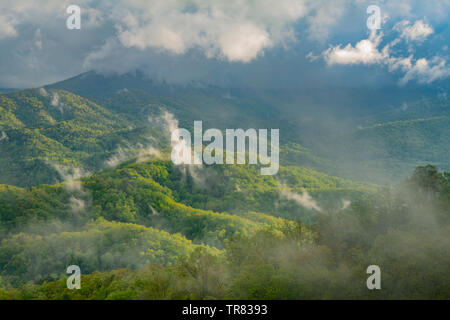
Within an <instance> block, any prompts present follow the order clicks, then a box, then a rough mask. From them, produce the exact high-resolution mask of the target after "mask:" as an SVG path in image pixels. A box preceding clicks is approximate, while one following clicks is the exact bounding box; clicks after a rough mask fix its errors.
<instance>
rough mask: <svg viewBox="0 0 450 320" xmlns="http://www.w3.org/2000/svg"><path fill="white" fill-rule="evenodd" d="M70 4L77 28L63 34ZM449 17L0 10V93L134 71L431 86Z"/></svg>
mask: <svg viewBox="0 0 450 320" xmlns="http://www.w3.org/2000/svg"><path fill="white" fill-rule="evenodd" d="M72 4H73V5H78V6H79V7H80V8H81V29H80V30H69V29H67V27H66V19H67V18H68V16H69V14H67V13H66V9H67V7H68V6H69V5H72ZM369 5H377V6H378V7H379V8H380V13H381V29H379V30H376V31H371V30H369V29H368V27H367V23H366V22H367V19H368V18H369V14H367V12H366V9H367V7H368V6H369ZM449 12H450V1H449V0H441V1H437V0H435V1H405V0H397V1H361V0H360V1H358V0H355V1H350V0H341V1H339V0H338V1H322V0H258V1H256V0H228V1H217V0H211V1H209V0H128V1H125V0H116V1H111V0H109V1H106V0H80V1H73V0H71V1H65V0H63V1H61V0H45V1H31V0H14V1H13V0H2V1H1V3H0V48H1V50H0V87H19V88H24V87H37V86H41V85H44V84H47V83H51V82H54V81H59V80H63V79H65V78H67V77H70V76H74V75H76V74H79V73H82V72H85V71H88V70H97V71H99V72H106V73H108V72H118V73H124V72H129V71H132V70H135V69H141V70H144V71H145V72H146V73H148V74H149V76H151V77H153V78H158V79H165V80H167V81H175V82H184V81H205V82H209V83H214V84H219V85H242V86H255V87H263V88H274V87H275V88H277V87H278V88H286V87H291V88H296V87H298V86H314V87H322V86H333V85H350V86H352V85H368V86H377V85H384V84H391V85H397V86H402V85H405V84H407V83H415V84H419V85H434V84H436V83H439V82H440V81H445V80H446V79H448V78H449V77H450V67H449V64H450V51H449V48H448V46H449V42H450V41H449V40H450V29H449V26H448V21H449Z"/></svg>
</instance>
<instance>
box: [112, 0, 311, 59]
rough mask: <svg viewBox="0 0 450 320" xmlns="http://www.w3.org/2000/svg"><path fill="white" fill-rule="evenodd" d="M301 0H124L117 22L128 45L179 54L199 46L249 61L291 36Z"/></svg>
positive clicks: (209, 53)
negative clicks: (148, 0)
mask: <svg viewBox="0 0 450 320" xmlns="http://www.w3.org/2000/svg"><path fill="white" fill-rule="evenodd" d="M304 2H305V1H298V0H277V1H275V0H260V1H242V0H228V1H202V0H192V1H190V2H186V1H165V0H154V1H152V2H151V4H149V3H148V2H147V1H138V0H136V1H131V2H127V3H126V6H124V7H125V9H124V12H126V13H123V14H122V15H121V17H120V22H118V25H117V28H118V37H119V39H120V41H121V43H122V44H123V45H124V46H126V47H135V48H138V49H140V50H144V49H146V48H155V49H160V50H164V51H167V52H171V53H173V54H183V53H185V52H187V51H188V50H190V49H194V48H197V49H201V50H202V51H203V52H205V54H206V56H207V57H209V58H212V57H215V58H223V59H226V60H228V61H231V62H249V61H251V60H252V59H254V58H256V57H258V56H259V55H262V54H263V53H264V50H265V49H267V48H270V47H272V46H274V45H280V44H281V45H282V44H284V43H285V42H286V41H289V40H292V39H293V34H294V32H293V23H294V22H296V21H297V20H298V19H300V18H301V17H303V16H304V15H305V14H306V10H305V6H304Z"/></svg>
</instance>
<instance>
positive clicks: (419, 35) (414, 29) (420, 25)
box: [394, 20, 434, 42]
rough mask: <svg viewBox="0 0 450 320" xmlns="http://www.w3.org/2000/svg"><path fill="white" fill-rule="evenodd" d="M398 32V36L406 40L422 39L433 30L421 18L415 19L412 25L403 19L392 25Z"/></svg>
mask: <svg viewBox="0 0 450 320" xmlns="http://www.w3.org/2000/svg"><path fill="white" fill-rule="evenodd" d="M394 29H395V30H397V31H399V32H400V37H401V38H403V39H405V40H407V41H419V42H420V41H424V40H425V39H426V38H427V37H428V36H429V35H431V34H433V32H434V30H433V28H432V27H430V26H429V25H428V24H426V23H424V22H423V21H422V20H417V21H416V22H415V23H414V24H413V25H411V22H409V21H408V20H403V21H400V22H399V23H397V24H396V25H395V26H394Z"/></svg>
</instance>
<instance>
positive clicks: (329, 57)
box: [323, 31, 387, 65]
mask: <svg viewBox="0 0 450 320" xmlns="http://www.w3.org/2000/svg"><path fill="white" fill-rule="evenodd" d="M381 38H382V33H380V34H379V35H377V34H376V32H375V31H372V32H371V34H370V37H369V39H364V40H361V41H359V42H358V43H357V44H356V45H355V46H354V47H353V46H352V45H351V44H347V45H346V46H345V47H343V48H342V46H341V45H338V46H336V47H331V48H329V49H328V50H326V51H325V52H323V56H324V59H325V61H326V62H327V63H328V64H329V65H333V64H366V65H367V64H375V63H380V62H382V61H383V59H384V58H386V55H387V50H383V51H381V52H380V51H379V50H378V46H379V44H380V42H381Z"/></svg>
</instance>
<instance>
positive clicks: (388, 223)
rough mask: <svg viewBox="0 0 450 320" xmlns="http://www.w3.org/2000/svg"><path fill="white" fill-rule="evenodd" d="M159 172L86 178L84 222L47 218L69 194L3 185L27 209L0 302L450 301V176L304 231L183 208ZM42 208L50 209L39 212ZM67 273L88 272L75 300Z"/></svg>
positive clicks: (428, 174)
mask: <svg viewBox="0 0 450 320" xmlns="http://www.w3.org/2000/svg"><path fill="white" fill-rule="evenodd" d="M161 165H162V164H158V163H149V164H141V165H138V166H135V165H133V164H130V165H127V166H125V167H123V168H121V169H117V170H115V171H112V172H109V173H107V172H104V173H102V174H99V175H97V176H94V177H93V178H90V179H87V180H84V181H83V184H82V185H83V187H82V190H83V192H84V193H85V194H90V197H91V200H90V202H89V204H87V205H86V207H85V213H83V214H82V213H81V212H80V211H79V212H78V213H76V214H75V213H74V211H72V214H69V212H68V211H70V210H68V209H66V212H64V210H58V211H59V212H63V213H61V214H60V215H59V216H57V215H56V214H54V215H53V214H51V213H50V214H49V215H46V214H45V212H48V211H47V210H48V209H49V208H51V207H57V204H58V203H60V206H61V208H64V204H63V203H62V202H63V199H64V197H66V198H67V197H68V195H66V193H68V190H67V189H66V190H65V191H64V188H63V185H58V186H53V187H50V186H47V187H39V188H33V190H32V191H31V193H26V192H25V191H23V190H22V189H18V188H10V187H4V188H3V189H2V192H1V197H2V200H4V199H6V198H8V199H9V201H8V203H10V204H16V206H18V207H20V206H22V203H23V201H20V202H17V201H16V200H15V199H17V198H22V199H25V198H27V197H28V199H29V200H28V201H30V202H29V204H28V205H25V207H26V208H21V210H22V212H24V213H23V214H22V215H19V216H17V217H15V216H14V215H10V216H9V218H8V219H3V220H2V226H3V227H5V226H8V227H7V228H6V230H5V228H4V232H3V236H2V242H1V245H0V269H1V270H2V273H1V278H0V279H1V282H0V284H1V289H0V297H1V298H3V299H205V298H208V299H212V298H213V299H235V298H238V299H329V298H340V299H355V298H356V299H358V298H364V299H368V298H369V299H379V298H384V299H386V298H387V299H392V298H395V299H404V298H408V299H417V298H427V299H448V298H449V297H450V296H449V293H450V282H449V281H448V265H449V264H450V254H449V252H450V251H449V250H448V248H449V245H450V238H449V234H450V233H449V231H450V230H449V226H450V224H449V223H450V216H449V212H450V175H449V174H448V173H447V174H442V173H439V172H437V171H436V169H435V168H434V167H432V166H427V167H419V168H417V169H416V171H415V172H414V175H413V176H412V177H411V178H410V179H408V180H407V181H405V182H404V183H403V184H402V185H401V186H399V187H398V188H396V189H381V190H379V191H378V192H376V193H375V194H373V195H372V196H371V197H368V198H363V199H360V200H356V201H355V202H354V203H352V204H351V205H350V206H348V207H347V208H345V209H342V210H341V211H340V212H336V211H333V210H323V211H322V212H317V214H316V216H315V219H314V220H315V221H314V222H313V223H312V224H309V225H305V224H301V223H299V222H297V223H295V222H289V220H282V219H276V218H271V217H270V216H266V215H264V214H257V213H249V214H247V215H245V217H244V216H235V215H230V214H226V213H214V212H211V211H203V210H199V209H193V208H190V207H187V206H185V205H181V204H179V203H177V202H176V201H174V200H173V197H175V195H173V194H171V190H170V189H168V188H166V187H163V186H161V185H160V184H159V183H157V182H156V181H155V180H153V179H152V178H150V176H153V177H154V178H155V179H160V180H161V181H164V180H166V179H167V178H168V176H167V175H166V173H167V171H165V170H164V167H165V166H164V165H162V166H161ZM169 176H170V174H169ZM119 177H121V179H119ZM166 181H167V182H168V181H170V178H169V179H168V180H166ZM128 192H131V194H130V193H128ZM49 193H56V194H58V195H59V197H60V198H59V199H60V200H59V201H58V200H56V199H57V197H55V196H54V195H52V197H51V198H52V199H55V200H54V202H53V203H52V204H48V201H46V200H45V199H46V198H45V195H46V194H49ZM2 203H4V202H3V201H2ZM44 204H46V205H47V210H44V211H41V210H39V208H43V207H44ZM61 208H60V209H61ZM78 208H79V207H78ZM11 209H12V208H10V210H11ZM73 209H74V208H72V209H71V210H73ZM1 210H2V212H7V209H6V210H5V208H2V209H1ZM13 210H14V212H17V210H18V209H13ZM119 212H123V213H126V214H121V215H119V216H117V213H119ZM56 217H57V218H56ZM30 221H33V223H32V224H31V225H30V224H28V222H30ZM119 221H120V222H119ZM130 221H132V222H130ZM27 224H28V226H27V227H25V226H26V225H27ZM155 226H158V227H157V228H156V227H155ZM7 230H12V231H9V232H8V231H7ZM164 230H166V231H164ZM19 231H20V233H18V232H19ZM167 231H169V233H167ZM191 240H192V242H191ZM201 243H204V244H201ZM205 243H206V244H211V245H210V246H207V245H206V246H205ZM72 263H77V264H78V265H80V267H81V269H82V270H83V271H84V272H83V276H82V280H81V281H82V287H81V289H80V290H69V289H67V288H66V283H65V279H66V277H65V276H64V268H65V266H66V265H67V264H72ZM372 264H377V265H379V266H380V267H381V268H382V272H383V273H382V274H383V280H382V286H383V290H379V291H369V290H367V288H366V277H367V275H366V268H367V266H368V265H372ZM57 279H59V280H57Z"/></svg>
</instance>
